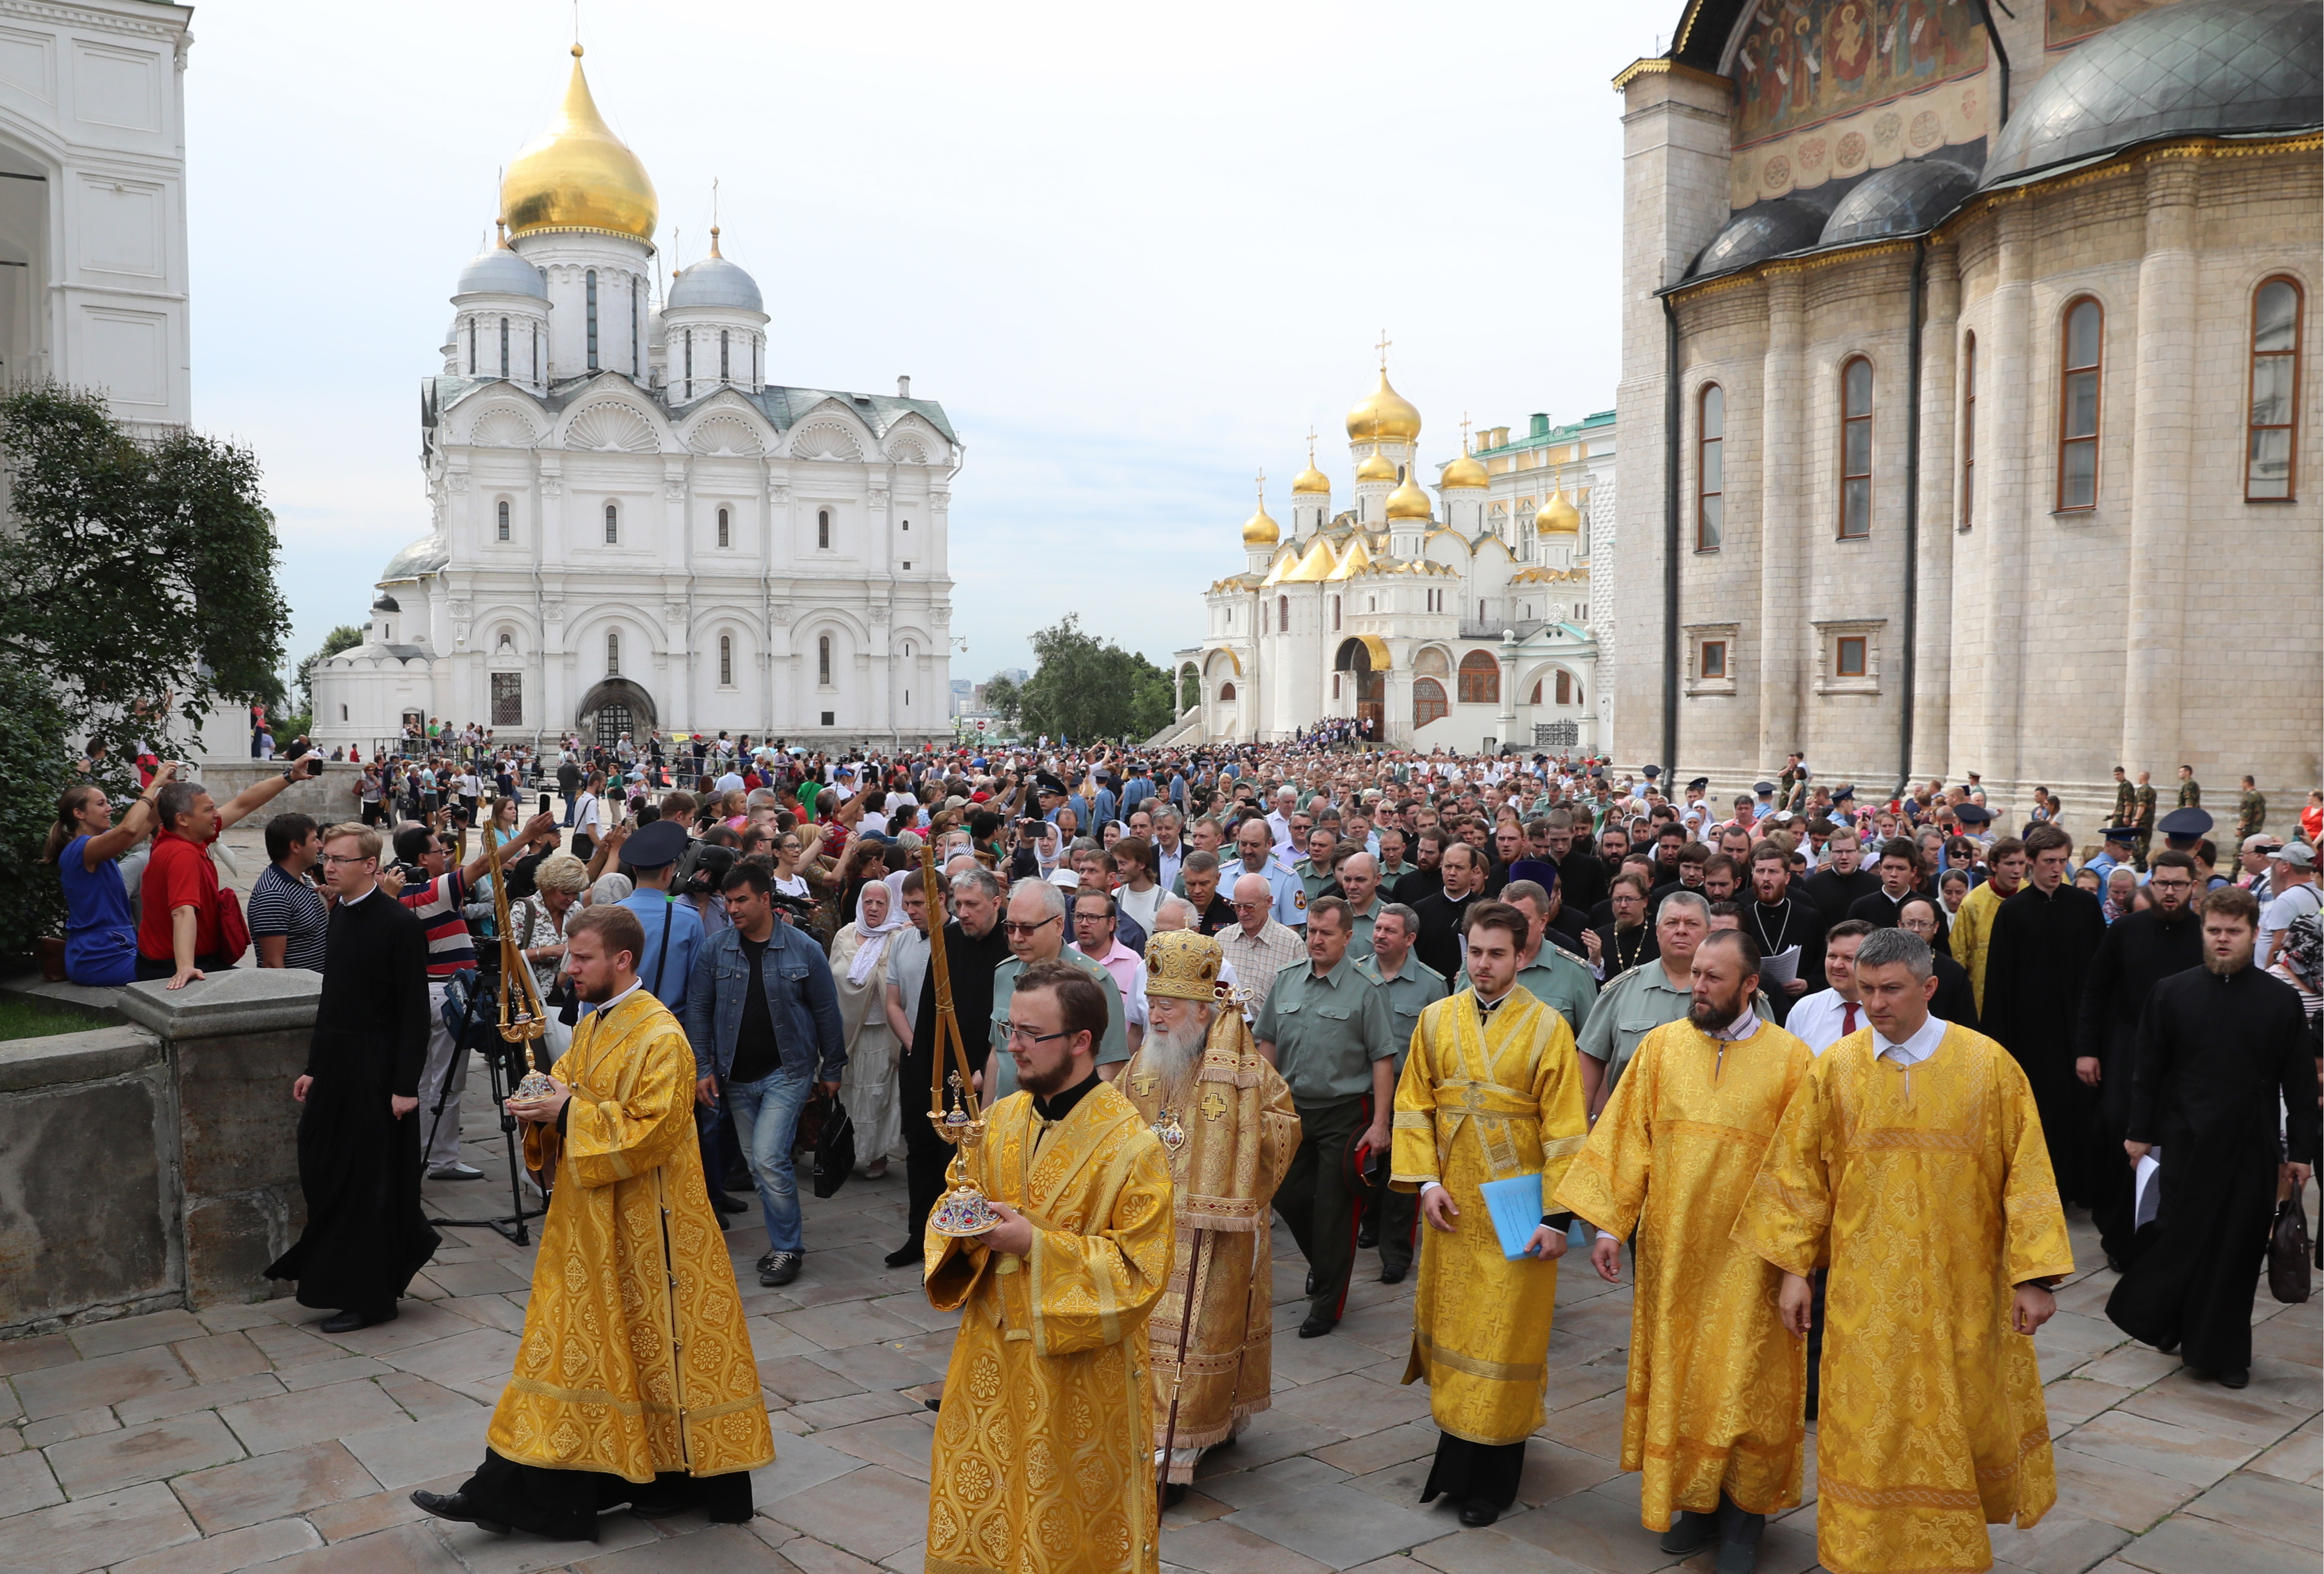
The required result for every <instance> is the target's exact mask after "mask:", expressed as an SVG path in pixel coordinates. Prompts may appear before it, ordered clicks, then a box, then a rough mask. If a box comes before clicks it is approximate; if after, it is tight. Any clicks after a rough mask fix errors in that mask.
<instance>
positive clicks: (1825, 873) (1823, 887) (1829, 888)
mask: <svg viewBox="0 0 2324 1574" xmlns="http://www.w3.org/2000/svg"><path fill="white" fill-rule="evenodd" d="M1824 851H1825V852H1826V854H1827V855H1829V857H1830V861H1829V862H1828V863H1826V864H1825V866H1823V867H1822V868H1821V869H1818V870H1817V871H1816V872H1815V873H1814V874H1812V875H1809V876H1808V877H1807V878H1806V879H1805V880H1804V881H1803V882H1802V883H1801V884H1800V894H1801V895H1802V896H1804V897H1806V898H1807V899H1808V900H1809V901H1810V902H1812V903H1815V904H1816V905H1817V906H1818V907H1820V908H1821V909H1822V910H1823V917H1824V925H1825V927H1826V928H1830V927H1831V925H1833V924H1835V923H1838V922H1840V921H1841V920H1842V919H1844V918H1846V917H1847V916H1848V910H1849V908H1851V907H1853V906H1855V905H1856V903H1857V899H1858V898H1859V897H1863V896H1869V895H1870V894H1871V893H1873V892H1875V891H1877V890H1878V889H1880V876H1879V875H1876V874H1874V873H1873V872H1872V871H1871V870H1870V869H1867V868H1865V867H1863V866H1862V860H1863V857H1864V849H1863V843H1862V842H1861V841H1860V840H1858V837H1857V834H1856V833H1855V832H1854V831H1852V830H1849V829H1847V828H1846V827H1842V828H1841V829H1838V830H1835V831H1833V832H1832V833H1831V838H1830V839H1829V840H1828V841H1826V842H1825V843H1824ZM1889 922H1890V923H1891V924H1893V923H1895V919H1894V918H1893V917H1892V918H1891V919H1890V920H1889Z"/></svg>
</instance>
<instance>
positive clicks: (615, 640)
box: [605, 634, 622, 678]
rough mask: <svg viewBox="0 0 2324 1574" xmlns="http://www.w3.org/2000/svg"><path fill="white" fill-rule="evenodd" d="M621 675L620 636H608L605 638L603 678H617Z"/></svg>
mask: <svg viewBox="0 0 2324 1574" xmlns="http://www.w3.org/2000/svg"><path fill="white" fill-rule="evenodd" d="M621 675H622V636H621V635H620V634H607V635H606V636H605V676H606V677H608V678H618V677H620V676H621Z"/></svg>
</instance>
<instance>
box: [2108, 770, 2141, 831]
mask: <svg viewBox="0 0 2324 1574" xmlns="http://www.w3.org/2000/svg"><path fill="white" fill-rule="evenodd" d="M2137 812H2138V789H2137V788H2135V787H2134V786H2132V785H2131V784H2130V778H2129V777H2127V776H2126V777H2124V778H2123V779H2122V780H2121V781H2119V782H2116V783H2115V784H2114V818H2113V819H2110V820H2108V821H2107V824H2108V825H2129V824H2131V823H2132V818H2131V817H2132V816H2134V815H2135V814H2136V813H2137Z"/></svg>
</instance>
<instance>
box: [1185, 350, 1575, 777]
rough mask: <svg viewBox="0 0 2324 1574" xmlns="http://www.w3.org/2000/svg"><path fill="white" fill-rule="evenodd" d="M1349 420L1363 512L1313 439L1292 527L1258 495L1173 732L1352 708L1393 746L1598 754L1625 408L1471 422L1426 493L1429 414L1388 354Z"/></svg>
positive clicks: (1208, 733) (1279, 725)
mask: <svg viewBox="0 0 2324 1574" xmlns="http://www.w3.org/2000/svg"><path fill="white" fill-rule="evenodd" d="M1347 430H1348V453H1349V458H1351V461H1352V462H1353V464H1354V467H1355V505H1354V506H1353V507H1352V508H1349V509H1344V510H1342V511H1339V512H1336V513H1335V512H1334V511H1333V506H1332V482H1331V478H1330V477H1327V476H1325V475H1324V474H1323V472H1322V471H1321V470H1319V469H1317V468H1315V455H1314V449H1313V447H1312V446H1311V447H1310V449H1309V450H1308V455H1307V467H1306V468H1305V469H1303V470H1301V471H1300V472H1299V474H1298V475H1297V477H1295V478H1294V479H1293V481H1292V483H1291V526H1290V530H1289V532H1287V533H1286V532H1285V531H1284V529H1283V527H1281V526H1280V525H1278V524H1277V523H1276V522H1275V520H1274V519H1273V518H1271V517H1270V516H1269V515H1268V512H1267V500H1266V495H1265V493H1264V491H1262V492H1261V494H1260V497H1259V512H1258V513H1256V514H1252V515H1251V516H1250V519H1249V520H1248V521H1246V522H1245V523H1244V524H1243V527H1242V544H1243V551H1244V553H1245V558H1246V567H1245V569H1244V571H1243V572H1241V573H1240V574H1234V575H1231V576H1229V577H1228V578H1226V579H1221V580H1219V581H1217V582H1216V583H1215V584H1213V585H1212V586H1211V588H1210V589H1209V590H1208V591H1207V592H1206V593H1205V594H1204V596H1203V603H1204V606H1205V609H1206V613H1207V616H1208V627H1207V630H1206V633H1205V637H1204V639H1203V643H1202V644H1201V645H1200V646H1199V647H1196V648H1194V649H1192V650H1186V651H1182V652H1180V653H1178V667H1179V673H1180V678H1181V681H1182V686H1183V684H1184V683H1185V681H1189V680H1192V681H1196V682H1198V683H1199V686H1200V699H1199V700H1198V701H1197V703H1196V706H1195V708H1194V714H1192V715H1190V716H1189V717H1188V718H1187V719H1186V720H1185V724H1184V726H1183V727H1181V728H1180V729H1179V730H1178V731H1177V732H1176V734H1174V735H1173V741H1180V740H1185V741H1193V740H1194V739H1197V738H1201V739H1208V740H1211V741H1222V742H1223V741H1233V742H1269V741H1277V740H1281V739H1284V738H1287V737H1290V736H1293V735H1295V734H1296V733H1297V732H1298V731H1299V730H1300V729H1302V728H1306V727H1314V726H1316V725H1317V724H1318V723H1321V722H1323V721H1327V720H1330V719H1333V718H1347V719H1350V720H1351V721H1354V722H1356V723H1357V724H1359V725H1360V726H1361V727H1363V728H1364V729H1365V736H1368V737H1369V738H1371V739H1372V740H1374V741H1375V742H1379V743H1384V744H1385V745H1387V746H1388V747H1392V748H1398V749H1417V750H1422V751H1426V750H1429V749H1434V748H1437V747H1443V748H1448V749H1459V750H1462V751H1464V752H1473V751H1476V750H1478V749H1480V747H1481V748H1485V749H1492V748H1495V747H1498V746H1499V745H1516V746H1517V747H1518V748H1520V749H1524V750H1531V749H1534V748H1541V749H1545V750H1552V751H1556V752H1561V753H1562V752H1566V751H1580V752H1589V751H1591V750H1594V749H1596V748H1597V747H1598V746H1599V745H1600V741H1601V740H1602V739H1603V738H1605V737H1606V736H1609V734H1610V730H1611V718H1612V711H1611V708H1610V699H1611V696H1609V695H1605V694H1601V692H1600V684H1599V681H1598V671H1599V664H1600V657H1601V656H1605V655H1608V654H1609V643H1608V638H1607V636H1608V634H1609V633H1610V621H1609V619H1608V618H1606V616H1604V611H1605V608H1604V606H1602V605H1600V606H1598V607H1597V608H1596V609H1595V610H1594V611H1593V603H1592V597H1593V594H1595V595H1597V596H1600V597H1602V596H1603V595H1604V594H1605V591H1606V575H1605V570H1606V569H1607V567H1608V566H1609V565H1608V563H1607V561H1606V560H1607V558H1608V556H1609V552H1608V551H1606V550H1605V549H1606V546H1607V545H1609V544H1610V534H1611V528H1612V523H1613V502H1614V451H1615V443H1614V412H1612V411H1610V410H1609V411H1603V412H1599V413H1597V414H1595V415H1591V416H1589V417H1587V418H1585V419H1583V420H1582V421H1574V422H1572V423H1570V424H1567V425H1563V426H1558V425H1554V424H1553V423H1552V422H1551V421H1550V419H1549V417H1548V416H1546V415H1535V416H1534V417H1533V418H1532V419H1531V421H1530V422H1529V424H1528V427H1527V430H1526V431H1525V433H1524V434H1523V435H1521V436H1518V437H1516V438H1512V437H1511V436H1510V435H1509V430H1508V428H1507V427H1496V428H1492V429H1489V431H1486V432H1485V433H1484V434H1483V435H1484V441H1483V442H1482V443H1481V444H1480V446H1479V447H1478V448H1477V449H1476V450H1475V451H1473V452H1471V451H1470V449H1469V445H1468V442H1467V440H1466V438H1465V436H1464V438H1463V440H1462V454H1461V457H1460V458H1456V459H1453V460H1452V461H1451V462H1450V463H1447V464H1445V465H1444V466H1443V468H1442V469H1441V470H1440V472H1439V473H1438V476H1437V478H1436V483H1435V486H1436V492H1437V496H1438V498H1439V499H1440V502H1439V503H1435V504H1432V503H1431V502H1430V500H1429V496H1428V494H1427V493H1426V492H1425V491H1424V490H1423V489H1422V488H1421V486H1420V484H1419V482H1418V481H1417V479H1416V477H1415V471H1416V467H1417V466H1418V464H1419V462H1420V412H1419V411H1418V410H1417V409H1416V408H1415V407H1414V406H1413V405H1412V403H1410V402H1409V401H1407V400H1406V399H1405V397H1404V396H1403V395H1402V394H1398V393H1397V391H1396V390H1395V389H1394V388H1393V387H1391V386H1389V384H1388V368H1387V366H1386V365H1385V364H1383V365H1382V366H1381V368H1380V375H1379V387H1377V388H1376V389H1374V390H1373V392H1372V393H1371V394H1370V395H1369V397H1367V398H1366V399H1364V400H1363V401H1362V402H1361V403H1358V404H1357V405H1356V406H1355V408H1354V409H1352V410H1351V411H1350V412H1348V421H1347ZM1592 542H1597V543H1600V545H1599V550H1598V551H1595V552H1594V553H1593V551H1592ZM1593 558H1594V560H1595V564H1594V567H1595V572H1594V573H1593Z"/></svg>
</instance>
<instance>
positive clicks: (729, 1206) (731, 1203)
mask: <svg viewBox="0 0 2324 1574" xmlns="http://www.w3.org/2000/svg"><path fill="white" fill-rule="evenodd" d="M710 1206H711V1207H713V1208H716V1209H717V1210H718V1211H719V1212H721V1213H748V1212H749V1211H750V1210H751V1205H750V1204H749V1203H747V1202H745V1201H743V1200H742V1199H741V1198H739V1197H729V1196H728V1195H726V1193H724V1191H713V1192H712V1193H711V1194H710Z"/></svg>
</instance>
